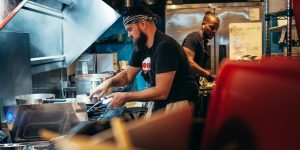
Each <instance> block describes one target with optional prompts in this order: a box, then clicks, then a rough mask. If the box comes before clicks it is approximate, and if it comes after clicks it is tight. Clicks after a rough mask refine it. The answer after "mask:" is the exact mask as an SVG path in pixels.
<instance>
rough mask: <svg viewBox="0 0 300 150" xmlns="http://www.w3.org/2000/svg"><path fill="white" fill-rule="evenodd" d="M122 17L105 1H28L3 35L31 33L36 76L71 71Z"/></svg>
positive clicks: (33, 65) (31, 56)
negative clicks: (68, 68) (87, 50)
mask: <svg viewBox="0 0 300 150" xmlns="http://www.w3.org/2000/svg"><path fill="white" fill-rule="evenodd" d="M19 1H20V0H19ZM119 17H120V15H119V14H118V13H117V12H116V11H115V10H114V9H113V8H111V7H110V6H109V5H107V4H106V3H105V2H104V1H102V0H29V1H28V2H27V3H26V4H25V5H24V6H23V7H22V9H20V10H19V12H18V13H17V14H16V15H15V16H14V17H13V18H12V19H11V20H10V21H9V22H8V23H7V24H6V25H5V27H4V28H2V29H1V30H0V32H1V31H9V32H21V33H29V38H30V58H31V66H32V67H31V70H32V74H35V73H40V72H45V71H50V70H54V69H58V68H63V67H68V66H69V65H70V64H72V63H73V62H74V61H75V60H76V59H77V58H78V57H79V56H80V55H81V54H82V53H83V52H84V51H85V50H86V49H87V48H88V47H89V46H90V45H91V44H92V43H93V42H94V41H95V40H96V39H97V38H98V37H99V36H100V35H101V34H103V33H104V32H105V31H106V30H107V29H108V28H109V27H110V26H111V25H112V24H113V23H114V22H115V21H116V20H117V19H118V18H119Z"/></svg>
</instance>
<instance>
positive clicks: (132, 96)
mask: <svg viewBox="0 0 300 150" xmlns="http://www.w3.org/2000/svg"><path fill="white" fill-rule="evenodd" d="M123 17H124V18H123V24H124V26H125V29H126V31H127V32H128V36H129V37H131V38H132V40H133V43H134V46H135V50H134V52H133V54H132V57H131V60H130V63H129V66H128V67H127V68H126V69H125V70H123V71H122V72H120V73H118V74H117V75H116V76H114V77H113V78H110V79H108V80H106V81H104V82H103V83H102V84H100V85H99V86H98V87H96V88H95V89H94V90H92V92H91V95H90V98H92V97H93V95H94V94H96V93H99V97H102V96H103V95H104V94H105V93H106V92H107V90H108V89H109V88H110V87H112V86H124V85H127V84H128V83H130V82H132V81H133V80H134V79H135V76H136V75H137V74H138V73H139V72H140V71H141V74H142V76H143V78H144V80H145V81H146V82H148V83H149V84H150V85H151V87H150V88H147V89H145V90H142V91H134V92H118V93H113V94H111V95H108V96H107V97H108V98H112V101H111V102H110V104H109V105H108V108H118V107H120V106H122V105H124V104H125V103H126V102H128V101H144V102H146V101H154V109H153V111H155V110H159V109H166V111H169V110H174V108H178V107H181V106H183V105H187V104H188V103H189V101H195V100H197V98H198V89H197V84H196V81H195V78H194V76H193V74H192V72H191V71H190V69H189V63H188V60H187V56H186V54H185V53H184V51H183V49H182V47H181V46H180V44H179V43H177V42H176V41H175V40H174V39H173V38H171V37H170V36H168V35H166V34H164V33H163V32H161V31H159V30H157V28H156V20H157V18H156V16H155V14H153V12H152V11H150V10H149V9H148V8H146V7H142V6H138V7H135V8H134V9H131V10H129V11H128V12H127V13H126V15H124V16H123Z"/></svg>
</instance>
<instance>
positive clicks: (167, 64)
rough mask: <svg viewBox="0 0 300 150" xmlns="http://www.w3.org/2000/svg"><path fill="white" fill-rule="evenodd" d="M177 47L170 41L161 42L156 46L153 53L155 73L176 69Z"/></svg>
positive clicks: (177, 62)
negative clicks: (154, 53)
mask: <svg viewBox="0 0 300 150" xmlns="http://www.w3.org/2000/svg"><path fill="white" fill-rule="evenodd" d="M179 50H181V49H179V48H178V47H176V46H175V45H172V44H170V43H166V42H164V43H161V44H159V45H158V46H157V49H156V55H155V60H154V61H155V62H154V63H155V70H156V74H159V73H165V72H170V71H176V70H177V69H178V64H179Z"/></svg>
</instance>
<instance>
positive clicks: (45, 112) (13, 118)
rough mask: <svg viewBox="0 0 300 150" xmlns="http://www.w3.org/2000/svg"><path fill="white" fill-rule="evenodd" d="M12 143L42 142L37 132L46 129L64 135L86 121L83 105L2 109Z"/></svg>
mask: <svg viewBox="0 0 300 150" xmlns="http://www.w3.org/2000/svg"><path fill="white" fill-rule="evenodd" d="M3 111H4V116H5V119H6V120H7V126H8V131H9V133H10V135H11V139H12V142H18V143H20V142H32V141H41V140H43V139H42V138H41V137H40V135H39V131H40V130H41V129H47V130H50V131H53V132H57V133H58V134H60V135H64V134H66V133H67V132H68V131H69V130H70V129H71V128H72V127H73V126H75V125H76V124H77V123H79V122H81V121H88V116H87V113H86V105H85V104H84V103H50V104H34V105H12V106H4V107H3Z"/></svg>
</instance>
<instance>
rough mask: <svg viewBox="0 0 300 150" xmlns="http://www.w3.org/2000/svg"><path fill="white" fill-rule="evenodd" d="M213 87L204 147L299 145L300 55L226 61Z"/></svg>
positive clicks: (275, 148) (278, 148) (294, 148)
mask: <svg viewBox="0 0 300 150" xmlns="http://www.w3.org/2000/svg"><path fill="white" fill-rule="evenodd" d="M216 82H217V84H216V86H215V87H214V89H213V93H212V97H211V100H210V106H209V111H208V116H207V122H206V124H205V130H204V137H203V143H202V148H203V149H205V150H206V149H228V148H229V149H232V148H233V149H272V150H281V149H289V150H298V149H300V143H299V141H300V128H299V126H300V120H299V119H298V118H299V114H300V109H299V106H300V101H299V96H300V89H299V83H300V60H299V59H289V58H265V59H262V60H261V61H260V62H236V61H228V60H227V61H225V62H224V63H223V65H222V67H221V68H220V72H219V74H218V77H217V79H216Z"/></svg>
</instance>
